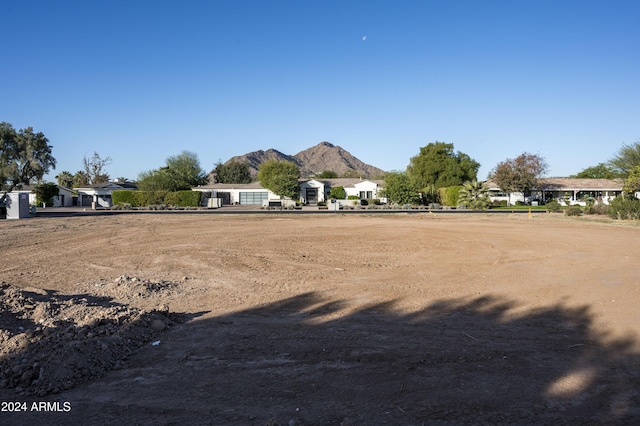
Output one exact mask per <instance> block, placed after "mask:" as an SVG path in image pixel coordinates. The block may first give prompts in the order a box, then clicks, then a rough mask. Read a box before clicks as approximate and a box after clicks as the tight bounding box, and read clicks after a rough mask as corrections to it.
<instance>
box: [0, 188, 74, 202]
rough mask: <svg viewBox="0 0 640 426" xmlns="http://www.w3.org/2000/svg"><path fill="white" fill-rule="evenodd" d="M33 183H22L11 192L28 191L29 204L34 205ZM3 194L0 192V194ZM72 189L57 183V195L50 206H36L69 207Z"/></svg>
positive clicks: (71, 199) (72, 196) (71, 200)
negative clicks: (20, 186)
mask: <svg viewBox="0 0 640 426" xmlns="http://www.w3.org/2000/svg"><path fill="white" fill-rule="evenodd" d="M33 188H34V186H33V185H23V186H22V188H20V189H15V190H13V191H12V192H27V193H29V205H32V206H35V205H36V198H37V197H36V193H35V192H33ZM2 195H4V194H3V193H0V196H2ZM73 198H74V195H73V191H72V190H71V189H69V188H65V187H64V186H60V185H58V195H56V196H55V197H53V205H51V206H37V207H40V208H42V207H71V206H72V205H73Z"/></svg>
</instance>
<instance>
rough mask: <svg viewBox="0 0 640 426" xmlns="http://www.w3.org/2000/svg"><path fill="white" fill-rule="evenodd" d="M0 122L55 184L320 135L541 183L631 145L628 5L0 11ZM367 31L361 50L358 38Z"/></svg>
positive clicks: (261, 4)
mask: <svg viewBox="0 0 640 426" xmlns="http://www.w3.org/2000/svg"><path fill="white" fill-rule="evenodd" d="M0 16H2V25H0V40H2V51H3V60H2V64H0V79H1V81H2V87H3V88H2V100H1V101H0V121H7V122H9V123H11V124H13V126H14V127H15V128H18V129H20V128H24V127H27V126H31V127H33V128H34V129H35V130H36V131H41V132H43V133H44V134H45V135H46V136H47V137H48V138H49V140H50V143H51V144H52V145H53V155H54V157H55V158H56V159H57V161H58V165H57V167H56V170H55V171H52V173H50V175H49V179H50V180H53V176H55V175H56V174H57V173H58V172H60V171H62V170H68V171H70V172H72V173H74V172H75V171H77V170H79V169H81V167H82V158H83V156H89V155H91V154H92V153H93V152H94V151H97V152H98V153H99V154H100V155H101V156H103V157H106V156H109V157H111V158H112V160H113V161H112V164H111V165H110V166H109V167H108V172H109V173H110V175H111V176H112V177H127V178H129V179H135V178H136V177H137V175H138V173H140V172H141V171H144V170H149V169H154V168H157V167H160V166H162V165H164V163H165V160H166V158H167V157H168V156H170V155H175V154H178V153H180V151H182V150H189V151H193V152H195V153H197V154H198V156H199V158H200V162H201V165H202V166H203V168H204V169H205V170H207V171H208V170H210V169H211V168H213V166H214V164H215V163H216V162H217V161H218V160H222V161H226V160H227V159H229V158H230V157H232V156H234V155H241V154H245V153H247V152H250V151H255V150H259V149H264V150H266V149H268V148H275V149H277V150H279V151H282V152H284V153H286V154H295V153H297V152H299V151H301V150H304V149H306V148H309V147H311V146H313V145H316V144H317V143H319V142H322V141H328V142H331V143H333V144H334V145H339V146H341V147H343V148H344V149H346V150H347V151H349V152H351V154H353V155H355V156H356V157H358V158H359V159H361V160H363V161H365V162H367V163H369V164H372V165H375V166H377V167H380V168H382V169H384V170H404V169H405V167H406V166H407V164H408V163H409V160H410V158H411V157H412V156H414V155H416V154H418V152H419V150H420V147H422V146H425V145H427V144H428V143H430V142H434V141H441V142H448V143H453V144H454V147H455V149H456V150H458V151H462V152H464V153H466V154H468V155H470V156H471V157H472V158H474V159H475V160H477V161H478V162H479V163H480V164H481V168H480V171H479V173H478V177H479V178H481V179H483V178H486V176H487V174H488V173H489V171H490V170H491V169H492V168H493V167H494V166H495V165H496V164H497V163H498V162H500V161H503V160H505V159H506V158H513V157H516V156H517V155H519V154H521V153H522V152H525V151H526V152H530V153H537V154H541V155H543V156H544V157H545V158H546V159H547V162H548V163H549V166H550V171H549V176H568V175H570V174H575V173H577V172H579V171H581V170H582V169H584V168H586V167H589V166H593V165H596V164H598V163H600V162H603V161H606V160H608V159H609V158H611V156H613V155H614V154H615V153H616V152H617V151H618V149H619V148H620V147H621V146H622V144H631V143H635V142H636V141H639V140H640V77H639V76H638V70H639V69H640V25H638V21H639V18H640V1H637V0H630V1H621V0H603V1H589V0H580V1H570V0H564V1H562V0H554V1H545V0H505V1H489V0H477V1H463V0H448V1H445V0H441V1H430V0H424V1H408V0H405V1H397V2H392V1H375V0H367V1H318V0H309V1H302V0H300V1H280V0H268V1H267V0H256V1H249V0H229V1H226V0H225V1H214V0H212V1H188V0H182V1H177V0H175V1H162V0H154V1H143V0H136V1H120V0H109V1H97V0H96V1H68V0H57V1H34V0H3V1H2V2H0ZM365 37H366V39H365Z"/></svg>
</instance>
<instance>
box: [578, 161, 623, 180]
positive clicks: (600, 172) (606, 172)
mask: <svg viewBox="0 0 640 426" xmlns="http://www.w3.org/2000/svg"><path fill="white" fill-rule="evenodd" d="M572 177H575V178H581V179H615V178H619V177H620V174H619V173H618V172H616V171H615V170H614V169H613V168H612V167H611V166H608V165H606V164H605V163H599V164H598V165H597V166H592V167H587V168H586V169H584V170H582V171H581V172H580V173H578V174H576V175H574V176H572Z"/></svg>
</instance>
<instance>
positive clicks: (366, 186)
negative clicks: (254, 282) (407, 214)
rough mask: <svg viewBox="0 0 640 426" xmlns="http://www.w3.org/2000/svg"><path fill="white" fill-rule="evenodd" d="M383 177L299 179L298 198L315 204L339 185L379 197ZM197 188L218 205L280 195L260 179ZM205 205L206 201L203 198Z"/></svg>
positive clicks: (348, 192) (348, 190)
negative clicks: (250, 181) (257, 180)
mask: <svg viewBox="0 0 640 426" xmlns="http://www.w3.org/2000/svg"><path fill="white" fill-rule="evenodd" d="M382 184H383V181H378V180H376V181H369V180H361V179H358V178H354V179H351V178H337V179H301V180H300V195H299V199H300V201H302V202H303V203H305V204H317V203H318V202H324V201H327V200H328V199H329V192H330V191H331V188H335V187H339V186H342V187H343V188H344V190H345V192H346V195H347V196H349V195H355V196H357V197H359V198H360V199H365V198H379V195H378V193H379V191H380V189H381V187H382ZM192 189H193V190H194V191H201V192H203V193H204V194H205V198H220V199H222V205H230V204H243V205H247V204H255V205H264V204H267V203H268V202H269V201H270V200H271V201H276V200H278V201H279V200H280V197H279V196H278V195H276V194H274V193H273V192H272V191H270V190H268V189H266V188H263V187H262V185H260V182H252V183H247V184H231V183H216V184H213V185H202V186H198V187H195V188H192ZM203 204H204V205H206V204H207V201H206V200H205V201H203Z"/></svg>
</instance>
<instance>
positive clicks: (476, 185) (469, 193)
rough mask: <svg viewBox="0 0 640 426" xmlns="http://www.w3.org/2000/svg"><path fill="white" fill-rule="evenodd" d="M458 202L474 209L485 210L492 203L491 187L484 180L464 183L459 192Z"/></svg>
mask: <svg viewBox="0 0 640 426" xmlns="http://www.w3.org/2000/svg"><path fill="white" fill-rule="evenodd" d="M458 204H460V205H463V206H465V207H467V208H469V209H472V210H484V209H486V208H489V206H490V205H491V199H490V198H489V188H487V185H486V184H485V183H484V182H478V181H477V180H473V181H470V182H465V183H463V184H462V188H461V189H460V191H459V192H458Z"/></svg>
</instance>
